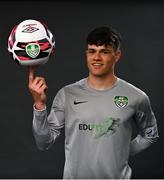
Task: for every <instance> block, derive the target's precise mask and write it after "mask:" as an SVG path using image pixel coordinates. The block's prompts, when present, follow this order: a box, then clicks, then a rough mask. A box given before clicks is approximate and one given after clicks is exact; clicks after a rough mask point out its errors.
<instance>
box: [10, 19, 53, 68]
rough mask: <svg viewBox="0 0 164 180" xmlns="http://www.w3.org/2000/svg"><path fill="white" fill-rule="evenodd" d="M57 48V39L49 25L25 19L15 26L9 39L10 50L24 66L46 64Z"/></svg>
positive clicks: (14, 57) (15, 58)
mask: <svg viewBox="0 0 164 180" xmlns="http://www.w3.org/2000/svg"><path fill="white" fill-rule="evenodd" d="M54 48H55V39H54V37H53V35H52V33H51V32H50V30H49V29H48V28H47V26H46V25H45V24H43V23H41V22H39V21H36V20H32V19H29V20H25V21H23V22H21V23H20V24H18V25H17V26H15V27H14V28H13V29H12V31H11V34H10V36H9V39H8V51H9V52H10V53H11V55H12V57H13V59H14V60H15V61H16V62H17V63H18V64H19V65H22V66H35V65H40V64H45V63H46V62H47V61H48V60H49V58H50V55H51V54H52V52H53V51H54Z"/></svg>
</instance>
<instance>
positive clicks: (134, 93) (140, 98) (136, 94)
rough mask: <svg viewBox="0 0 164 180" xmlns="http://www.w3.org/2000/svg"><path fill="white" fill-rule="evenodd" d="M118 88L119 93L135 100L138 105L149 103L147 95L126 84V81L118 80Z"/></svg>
mask: <svg viewBox="0 0 164 180" xmlns="http://www.w3.org/2000/svg"><path fill="white" fill-rule="evenodd" d="M119 88H120V91H122V92H126V94H128V96H130V97H131V98H133V99H135V101H137V102H138V103H139V104H140V103H144V102H145V103H148V101H149V97H148V95H147V94H146V93H145V92H144V91H143V90H141V89H140V88H138V87H136V86H134V85H133V84H131V83H129V82H127V81H126V80H123V79H119Z"/></svg>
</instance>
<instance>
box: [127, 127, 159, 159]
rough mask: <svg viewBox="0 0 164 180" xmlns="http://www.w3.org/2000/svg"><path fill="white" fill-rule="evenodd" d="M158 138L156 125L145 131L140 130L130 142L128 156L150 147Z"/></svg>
mask: <svg viewBox="0 0 164 180" xmlns="http://www.w3.org/2000/svg"><path fill="white" fill-rule="evenodd" d="M158 138H159V136H158V129H157V125H156V124H155V125H154V126H152V127H148V128H146V129H145V130H142V132H141V133H140V134H138V135H137V137H136V138H135V139H133V140H132V141H131V145H130V155H132V156H133V155H135V154H137V153H139V152H141V151H143V150H144V149H146V148H148V147H149V146H150V145H152V144H153V143H154V142H156V141H157V139H158Z"/></svg>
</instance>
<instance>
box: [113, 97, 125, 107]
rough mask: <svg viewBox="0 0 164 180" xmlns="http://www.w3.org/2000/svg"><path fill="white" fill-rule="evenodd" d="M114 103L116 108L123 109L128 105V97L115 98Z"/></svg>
mask: <svg viewBox="0 0 164 180" xmlns="http://www.w3.org/2000/svg"><path fill="white" fill-rule="evenodd" d="M114 102H115V104H116V106H118V107H120V108H123V107H125V106H126V105H127V104H128V97H126V96H115V98H114Z"/></svg>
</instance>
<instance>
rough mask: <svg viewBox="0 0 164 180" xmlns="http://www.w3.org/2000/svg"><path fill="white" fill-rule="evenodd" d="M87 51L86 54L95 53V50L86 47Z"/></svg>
mask: <svg viewBox="0 0 164 180" xmlns="http://www.w3.org/2000/svg"><path fill="white" fill-rule="evenodd" d="M87 53H88V54H94V53H95V50H93V49H88V50H87Z"/></svg>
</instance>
